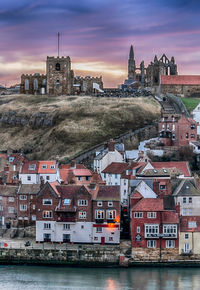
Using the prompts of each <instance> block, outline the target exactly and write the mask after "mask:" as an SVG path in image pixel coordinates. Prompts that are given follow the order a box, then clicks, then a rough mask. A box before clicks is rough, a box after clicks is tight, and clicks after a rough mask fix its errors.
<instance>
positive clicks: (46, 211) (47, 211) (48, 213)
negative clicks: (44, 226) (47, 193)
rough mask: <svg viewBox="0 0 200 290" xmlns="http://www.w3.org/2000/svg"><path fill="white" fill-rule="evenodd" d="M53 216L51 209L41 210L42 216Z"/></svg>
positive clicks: (46, 217)
mask: <svg viewBox="0 0 200 290" xmlns="http://www.w3.org/2000/svg"><path fill="white" fill-rule="evenodd" d="M52 217H53V214H52V210H44V211H43V218H45V219H50V218H52Z"/></svg>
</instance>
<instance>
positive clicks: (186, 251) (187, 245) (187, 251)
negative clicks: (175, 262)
mask: <svg viewBox="0 0 200 290" xmlns="http://www.w3.org/2000/svg"><path fill="white" fill-rule="evenodd" d="M189 252H190V244H189V243H185V244H184V253H189Z"/></svg>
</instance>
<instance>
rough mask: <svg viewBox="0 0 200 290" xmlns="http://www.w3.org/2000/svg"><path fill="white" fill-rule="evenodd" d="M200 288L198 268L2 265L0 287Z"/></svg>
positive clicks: (85, 289)
mask: <svg viewBox="0 0 200 290" xmlns="http://www.w3.org/2000/svg"><path fill="white" fill-rule="evenodd" d="M3 289H6V290H25V289H26V290H44V289H45V290H58V289H59V290H63V289H65V290H68V289H69V290H79V289H81V290H100V289H105V290H129V289H139V290H140V289H141V290H157V289H159V290H160V289H164V290H174V289H179V290H185V289H186V290H190V289H194V290H199V289H200V269H199V268H128V269H121V268H67V267H66V268H61V267H36V266H0V290H3Z"/></svg>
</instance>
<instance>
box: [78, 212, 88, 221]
mask: <svg viewBox="0 0 200 290" xmlns="http://www.w3.org/2000/svg"><path fill="white" fill-rule="evenodd" d="M78 217H79V219H82V220H84V219H86V218H87V212H86V211H79V213H78Z"/></svg>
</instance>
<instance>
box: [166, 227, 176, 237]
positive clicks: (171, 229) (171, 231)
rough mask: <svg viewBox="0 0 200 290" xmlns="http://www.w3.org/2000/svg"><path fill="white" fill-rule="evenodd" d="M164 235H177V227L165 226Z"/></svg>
mask: <svg viewBox="0 0 200 290" xmlns="http://www.w3.org/2000/svg"><path fill="white" fill-rule="evenodd" d="M163 234H173V235H176V234H177V225H164V226H163Z"/></svg>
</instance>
